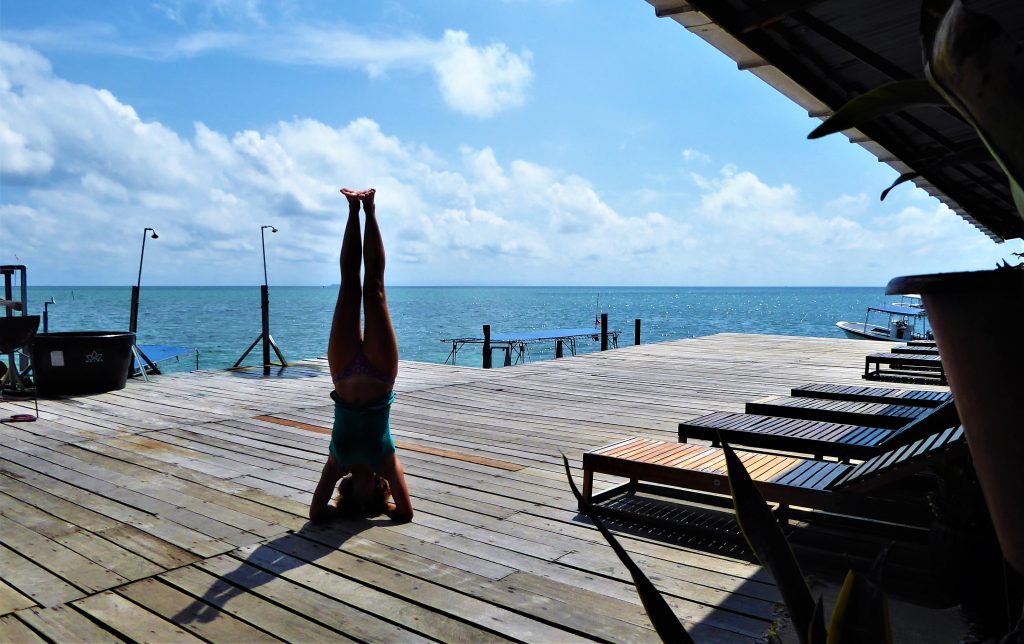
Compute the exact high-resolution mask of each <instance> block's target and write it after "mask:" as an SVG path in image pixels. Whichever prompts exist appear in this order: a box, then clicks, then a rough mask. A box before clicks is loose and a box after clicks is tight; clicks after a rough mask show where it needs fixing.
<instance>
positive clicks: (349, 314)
mask: <svg viewBox="0 0 1024 644" xmlns="http://www.w3.org/2000/svg"><path fill="white" fill-rule="evenodd" d="M345 196H346V197H347V198H348V223H347V224H346V225H345V237H344V239H343V240H342V242H341V288H340V289H338V301H337V303H336V304H335V306H334V319H333V321H332V322H331V337H330V340H328V342H327V361H328V362H329V363H330V365H331V375H332V376H336V375H337V374H338V373H340V372H341V371H342V370H343V369H344V368H345V367H346V366H347V365H348V363H350V362H352V361H353V360H354V359H355V357H356V356H357V355H359V351H360V350H361V348H362V334H361V333H360V329H359V307H360V302H361V300H362V288H361V287H360V285H359V266H360V264H362V261H363V242H362V240H361V239H360V236H359V197H358V196H356V193H351V194H350V193H346V194H345ZM339 393H342V392H339Z"/></svg>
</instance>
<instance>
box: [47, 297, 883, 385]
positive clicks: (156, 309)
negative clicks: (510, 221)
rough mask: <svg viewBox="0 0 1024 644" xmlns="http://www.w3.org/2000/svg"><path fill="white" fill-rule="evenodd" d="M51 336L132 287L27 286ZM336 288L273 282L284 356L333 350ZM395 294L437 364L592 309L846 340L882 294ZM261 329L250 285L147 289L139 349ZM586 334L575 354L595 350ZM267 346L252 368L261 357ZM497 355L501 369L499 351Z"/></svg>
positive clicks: (95, 318)
mask: <svg viewBox="0 0 1024 644" xmlns="http://www.w3.org/2000/svg"><path fill="white" fill-rule="evenodd" d="M51 297H52V298H54V299H55V300H56V304H51V305H50V306H49V328H50V330H51V331H84V330H126V329H127V328H128V318H129V306H130V302H131V289H130V287H67V286H62V287H57V286H35V287H33V286H30V287H29V310H30V312H32V313H40V314H41V312H42V309H43V302H44V301H49V299H50V298H51ZM336 297H337V286H327V287H305V286H271V287H270V332H271V335H272V336H273V337H274V339H275V340H276V342H277V343H278V345H279V346H280V347H281V349H282V351H283V352H284V355H285V357H286V358H288V359H289V360H297V359H301V358H309V357H318V356H323V355H324V354H325V353H326V346H327V336H328V332H329V330H330V321H331V314H332V311H333V307H334V302H335V299H336ZM388 300H389V303H390V306H391V314H392V318H393V321H394V325H395V331H396V333H397V335H398V342H399V351H400V355H401V358H402V359H404V360H417V361H422V362H435V363H442V362H444V361H445V359H446V358H447V357H448V354H449V352H450V351H451V344H450V343H448V344H446V343H443V342H441V341H440V340H441V339H442V338H454V337H465V336H477V337H479V336H480V335H481V327H482V325H484V324H490V325H491V329H492V332H493V333H508V332H513V331H528V330H542V329H554V328H568V327H586V328H591V327H593V324H594V318H595V313H596V312H598V311H600V312H604V313H607V314H608V320H609V327H610V328H612V329H621V330H622V332H623V333H622V336H621V338H620V344H631V343H632V342H633V320H634V319H635V318H640V319H641V326H642V333H641V336H642V337H641V342H643V343H648V342H663V341H667V340H676V339H680V338H688V337H694V336H702V335H710V334H713V333H720V332H737V333H766V334H778V335H798V336H816V337H834V338H841V337H843V334H842V332H841V331H839V329H838V328H836V326H835V323H836V321H838V320H853V321H859V320H862V319H863V317H864V314H865V309H866V307H867V306H870V305H877V304H881V303H884V302H886V301H888V300H887V298H886V296H885V295H884V292H883V289H882V288H880V287H879V288H869V287H859V288H849V287H834V288H833V287H800V288H775V287H758V288H740V287H729V288H725V287H723V288H715V287H678V288H670V287H608V288H604V287H413V286H392V287H389V288H388ZM259 333H260V289H259V287H258V286H246V287H195V286H188V287H170V286H143V287H142V291H141V298H140V307H139V330H138V336H139V337H138V342H139V344H170V345H179V346H186V347H192V348H195V349H198V351H199V354H198V355H199V366H200V367H201V368H203V369H219V368H224V367H229V366H231V365H232V364H233V363H234V362H235V361H236V360H237V359H238V357H239V356H240V355H241V354H242V353H243V352H244V351H245V349H246V348H247V347H248V346H249V344H250V343H252V341H253V340H254V339H255V338H256V337H257V336H258V335H259ZM599 349H600V346H599V343H598V342H593V341H591V340H582V341H580V342H579V345H578V351H579V352H580V353H586V352H590V351H596V350H599ZM553 353H554V349H553V346H550V345H548V344H544V345H538V346H536V347H533V348H532V349H531V350H530V353H529V354H528V359H529V360H530V361H534V360H543V359H550V358H552V357H553ZM260 357H261V353H260V349H259V347H257V348H256V349H254V350H253V352H252V353H251V354H250V356H249V357H248V358H247V360H246V364H256V363H257V362H258V361H259V359H260ZM494 360H495V363H496V364H500V356H499V354H498V353H497V352H495V355H494ZM479 363H480V352H479V349H475V348H467V350H466V351H465V353H460V354H459V364H467V365H470V366H478V365H479ZM161 367H162V368H164V370H165V371H179V370H188V369H194V368H195V367H196V356H195V355H194V354H193V355H190V356H184V357H182V358H179V359H178V360H172V361H171V362H170V363H164V364H161Z"/></svg>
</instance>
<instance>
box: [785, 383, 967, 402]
mask: <svg viewBox="0 0 1024 644" xmlns="http://www.w3.org/2000/svg"><path fill="white" fill-rule="evenodd" d="M789 395H791V396H800V397H806V398H828V399H831V400H860V401H863V402H879V403H892V404H899V405H918V406H921V407H938V406H939V405H941V404H942V403H944V402H946V401H947V400H952V398H953V394H951V393H950V392H948V391H929V390H927V389H898V388H896V387H865V386H862V385H836V384H822V383H807V384H806V385H800V386H799V387H793V388H792V389H791V390H790V391H789Z"/></svg>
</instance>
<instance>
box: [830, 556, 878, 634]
mask: <svg viewBox="0 0 1024 644" xmlns="http://www.w3.org/2000/svg"><path fill="white" fill-rule="evenodd" d="M850 642H886V643H888V644H892V630H891V628H890V625H889V604H888V602H887V601H886V598H885V594H884V593H883V592H882V589H881V588H880V587H879V586H878V584H876V583H875V582H874V581H873V580H871V579H869V578H868V577H865V576H864V575H862V574H860V573H858V572H854V571H853V570H851V571H849V572H847V573H846V580H845V581H844V582H843V587H842V589H841V590H840V591H839V597H838V598H837V599H836V607H835V609H834V610H833V611H832V621H831V622H830V623H829V626H828V644H846V643H850Z"/></svg>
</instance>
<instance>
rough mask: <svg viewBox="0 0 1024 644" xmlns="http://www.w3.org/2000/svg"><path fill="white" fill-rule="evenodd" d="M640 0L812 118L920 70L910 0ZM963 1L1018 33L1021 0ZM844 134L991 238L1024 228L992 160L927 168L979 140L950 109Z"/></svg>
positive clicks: (1023, 29) (1023, 28)
mask: <svg viewBox="0 0 1024 644" xmlns="http://www.w3.org/2000/svg"><path fill="white" fill-rule="evenodd" d="M647 2H648V3H649V4H651V5H652V6H653V7H654V9H655V13H656V15H658V16H659V17H670V18H672V19H673V20H675V21H676V22H678V23H679V24H681V25H683V26H684V27H686V28H687V29H688V30H689V31H691V32H692V33H694V34H696V35H698V36H700V37H701V38H702V39H704V40H705V41H707V42H708V43H709V44H711V45H712V46H713V47H715V48H716V49H718V50H719V51H721V52H722V53H724V54H725V55H726V56H729V57H730V58H732V59H733V60H734V61H736V64H737V67H738V68H739V69H741V70H746V71H749V72H750V73H752V74H754V75H755V76H757V77H758V78H760V79H761V80H763V81H764V82H766V83H768V84H769V85H771V86H772V87H774V88H775V89H777V90H778V91H779V92H781V93H782V94H784V95H785V96H787V97H788V98H790V99H791V100H792V101H794V102H795V103H796V104H798V105H800V106H801V107H802V108H803V109H805V110H807V112H808V114H809V115H810V116H812V117H818V118H824V117H827V116H828V115H829V114H831V113H832V111H833V110H835V109H838V108H839V107H841V106H842V105H843V104H845V103H846V102H847V101H848V100H850V99H851V98H853V97H855V96H858V95H860V94H863V93H864V92H866V91H868V90H870V89H872V88H874V87H877V86H879V85H882V84H884V83H887V82H890V81H893V80H903V79H908V78H923V77H924V66H923V63H922V57H921V43H920V38H919V36H918V23H919V20H920V9H921V2H920V0H857V1H855V2H853V1H851V0H686V1H684V0H647ZM970 6H971V8H972V9H974V10H977V11H980V12H982V13H987V14H989V15H992V16H994V17H995V18H997V19H998V20H999V21H1000V23H1001V24H1002V25H1003V27H1004V28H1005V29H1007V30H1008V31H1009V32H1010V34H1011V35H1012V36H1013V37H1014V38H1016V39H1017V40H1021V39H1022V38H1024V2H1022V1H1021V0H986V1H980V0H974V1H972V2H971V4H970ZM1022 82H1024V79H1022ZM811 129H812V128H810V127H809V128H808V131H810V130H811ZM844 134H846V135H847V137H848V138H849V139H850V141H852V142H854V143H857V144H859V145H861V146H863V147H864V148H866V149H867V150H868V151H869V152H871V153H872V154H874V155H875V156H876V157H877V158H878V160H879V161H882V162H884V163H887V164H889V165H890V166H892V167H893V168H894V169H895V170H896V171H897V172H899V173H900V174H904V173H908V172H911V171H916V172H918V173H920V175H921V176H919V177H918V178H916V179H914V180H913V182H914V184H916V185H917V186H918V187H920V188H922V189H924V190H925V191H927V192H928V194H930V195H932V196H934V197H936V198H937V199H939V201H941V202H942V203H944V204H946V205H947V206H949V207H950V208H951V209H952V210H953V211H954V212H956V213H957V214H959V215H960V216H961V217H963V218H964V219H966V220H967V221H968V222H970V223H971V224H973V225H974V226H976V227H977V228H979V229H980V230H981V231H982V232H984V233H985V234H987V235H988V236H989V237H991V238H993V239H994V240H997V241H1000V240H1007V239H1014V238H1018V237H1024V218H1021V216H1020V215H1019V214H1018V212H1017V210H1016V207H1015V206H1014V203H1013V197H1012V195H1011V194H1010V187H1009V183H1008V181H1007V179H1006V177H1005V175H1004V174H1003V172H1002V170H1001V169H1000V168H999V166H998V165H997V164H996V163H995V161H993V160H991V159H988V158H979V159H977V160H972V161H970V162H965V163H961V164H959V165H944V166H940V167H936V163H935V162H936V161H937V160H939V159H942V158H944V157H946V156H948V155H950V154H951V153H954V152H957V151H960V150H963V149H965V148H969V147H972V146H976V145H978V144H979V143H980V140H979V138H978V136H977V134H976V133H975V131H974V130H973V128H971V127H970V126H969V125H968V124H967V123H965V122H964V120H963V118H962V117H960V115H959V114H957V113H956V112H955V110H953V109H952V108H949V109H942V108H936V107H922V108H915V109H911V110H905V111H902V112H898V113H896V114H891V115H886V116H882V117H879V118H877V119H875V120H874V121H872V122H871V123H869V124H865V125H864V126H863V127H862V128H861V129H859V130H847V131H845V132H844ZM885 187H887V186H879V192H881V190H882V189H883V188H885Z"/></svg>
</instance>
